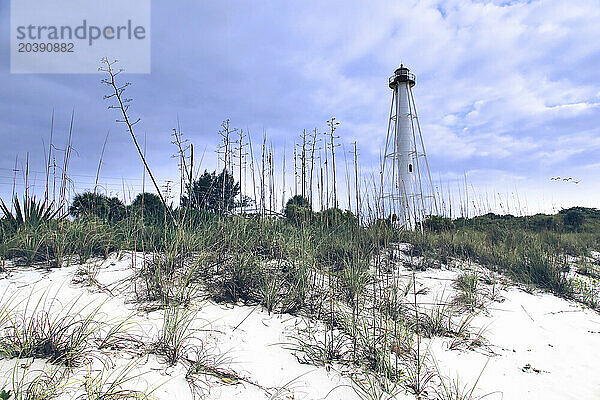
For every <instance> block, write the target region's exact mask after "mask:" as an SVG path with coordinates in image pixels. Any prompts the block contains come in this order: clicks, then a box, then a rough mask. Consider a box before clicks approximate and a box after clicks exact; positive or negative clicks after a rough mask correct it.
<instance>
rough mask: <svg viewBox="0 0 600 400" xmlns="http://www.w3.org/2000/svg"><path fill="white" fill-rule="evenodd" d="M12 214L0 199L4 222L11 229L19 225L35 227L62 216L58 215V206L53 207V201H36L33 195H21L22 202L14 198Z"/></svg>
mask: <svg viewBox="0 0 600 400" xmlns="http://www.w3.org/2000/svg"><path fill="white" fill-rule="evenodd" d="M14 207H15V212H14V214H13V213H12V212H11V211H10V209H9V208H8V206H7V205H6V203H4V200H2V199H0V210H2V213H3V214H4V220H5V221H6V224H7V225H8V226H9V227H10V228H12V229H15V230H16V229H18V228H20V227H25V228H36V227H38V226H40V225H43V224H46V223H48V222H50V221H51V220H52V219H54V218H59V219H60V218H62V217H63V216H62V215H59V213H60V208H57V209H54V203H48V202H47V201H38V200H37V199H36V197H35V196H33V197H28V196H27V195H26V196H24V197H23V204H21V202H20V201H19V198H18V197H17V196H15V198H14Z"/></svg>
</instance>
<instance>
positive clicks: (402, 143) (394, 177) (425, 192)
mask: <svg viewBox="0 0 600 400" xmlns="http://www.w3.org/2000/svg"><path fill="white" fill-rule="evenodd" d="M415 85H416V77H415V75H414V74H413V73H411V72H410V70H409V69H408V68H407V67H406V66H404V65H402V64H400V66H399V67H398V68H396V70H395V71H394V74H393V75H392V76H391V77H390V78H389V81H388V86H389V88H390V89H391V90H392V103H391V107H390V118H389V122H388V132H387V138H386V144H385V152H384V156H383V159H382V166H381V189H382V191H381V200H382V204H381V205H382V208H383V209H384V212H387V213H388V214H389V215H394V216H395V218H394V220H395V222H396V223H397V224H398V225H399V226H400V227H401V228H404V229H415V228H417V227H419V226H420V223H421V222H422V221H423V219H424V218H425V216H426V215H429V214H432V213H433V212H434V211H435V212H437V210H434V208H435V209H437V204H436V202H435V197H434V196H433V185H432V182H431V174H430V172H429V164H428V162H427V156H426V154H425V145H424V143H423V136H422V133H421V126H420V124H419V118H418V116H417V110H416V106H415V100H414V96H413V91H412V88H413V87H414V86H415ZM422 175H425V176H422ZM432 203H433V204H432Z"/></svg>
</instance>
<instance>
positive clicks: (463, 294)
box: [452, 271, 483, 311]
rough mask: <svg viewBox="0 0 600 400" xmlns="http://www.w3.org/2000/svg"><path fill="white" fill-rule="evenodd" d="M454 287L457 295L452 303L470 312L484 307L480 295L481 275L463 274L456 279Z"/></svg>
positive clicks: (474, 273)
mask: <svg viewBox="0 0 600 400" xmlns="http://www.w3.org/2000/svg"><path fill="white" fill-rule="evenodd" d="M452 286H453V287H454V289H455V290H456V292H457V293H456V295H455V296H454V298H453V299H452V302H453V303H454V304H456V305H458V306H460V307H464V308H465V309H467V310H469V311H474V310H475V309H476V308H482V307H483V299H482V295H481V294H480V284H479V274H477V272H468V271H467V272H463V273H461V274H460V275H459V276H457V277H456V279H454V282H453V283H452Z"/></svg>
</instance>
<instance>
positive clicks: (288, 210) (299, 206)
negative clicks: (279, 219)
mask: <svg viewBox="0 0 600 400" xmlns="http://www.w3.org/2000/svg"><path fill="white" fill-rule="evenodd" d="M284 214H285V218H286V219H287V220H288V221H290V222H292V223H294V224H296V225H301V224H303V223H305V222H308V221H310V220H312V217H313V212H312V208H311V207H310V202H309V201H308V200H307V199H306V198H305V197H303V196H301V195H296V196H294V197H292V198H291V199H289V200H288V202H287V203H286V204H285V210H284Z"/></svg>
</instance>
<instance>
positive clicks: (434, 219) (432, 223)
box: [423, 215, 455, 233]
mask: <svg viewBox="0 0 600 400" xmlns="http://www.w3.org/2000/svg"><path fill="white" fill-rule="evenodd" d="M423 229H424V230H425V231H427V232H437V233H439V232H446V231H453V230H455V226H454V222H452V220H451V219H450V218H445V217H440V216H438V215H429V216H427V218H425V220H424V221H423Z"/></svg>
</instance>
